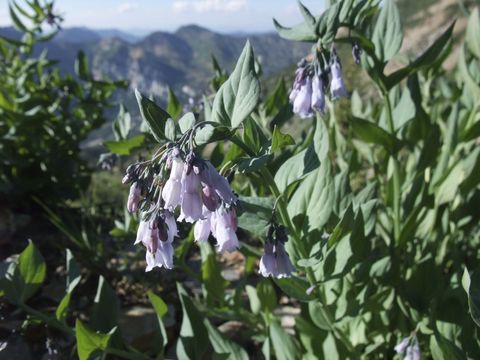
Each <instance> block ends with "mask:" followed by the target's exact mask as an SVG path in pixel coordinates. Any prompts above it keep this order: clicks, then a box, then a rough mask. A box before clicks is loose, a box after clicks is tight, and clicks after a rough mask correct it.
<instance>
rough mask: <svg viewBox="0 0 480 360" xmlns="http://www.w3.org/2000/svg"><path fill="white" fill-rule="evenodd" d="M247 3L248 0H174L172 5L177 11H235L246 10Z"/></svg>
mask: <svg viewBox="0 0 480 360" xmlns="http://www.w3.org/2000/svg"><path fill="white" fill-rule="evenodd" d="M246 5H247V0H174V2H173V4H172V7H173V11H175V12H177V13H184V12H196V13H206V12H225V13H234V12H238V11H241V10H244V9H245V8H246Z"/></svg>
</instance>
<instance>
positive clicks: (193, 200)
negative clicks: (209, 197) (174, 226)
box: [178, 166, 202, 223]
mask: <svg viewBox="0 0 480 360" xmlns="http://www.w3.org/2000/svg"><path fill="white" fill-rule="evenodd" d="M181 183H182V195H181V198H182V201H181V203H182V204H181V211H180V217H179V218H178V220H179V221H182V220H185V221H186V222H189V223H193V222H195V221H197V220H199V219H201V218H202V199H201V196H200V191H201V188H200V178H199V176H198V175H197V174H195V172H194V171H191V169H190V172H189V171H188V166H185V167H184V170H183V175H182V180H181Z"/></svg>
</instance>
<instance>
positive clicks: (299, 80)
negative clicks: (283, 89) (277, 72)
mask: <svg viewBox="0 0 480 360" xmlns="http://www.w3.org/2000/svg"><path fill="white" fill-rule="evenodd" d="M304 84H305V68H303V67H300V68H298V69H297V70H296V71H295V80H293V87H292V91H291V92H290V95H289V97H288V99H289V100H290V102H291V103H293V102H294V101H295V99H296V97H297V95H298V93H299V92H300V88H301V87H302V85H304Z"/></svg>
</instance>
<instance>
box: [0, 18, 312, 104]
mask: <svg viewBox="0 0 480 360" xmlns="http://www.w3.org/2000/svg"><path fill="white" fill-rule="evenodd" d="M0 35H3V36H9V37H18V33H16V32H15V30H14V29H12V28H0ZM247 39H250V41H251V43H252V45H253V48H254V50H255V54H256V56H257V58H258V59H259V60H260V62H261V64H262V68H263V72H264V74H265V75H267V76H268V75H271V74H274V73H276V72H278V71H281V70H282V69H284V68H286V67H288V66H290V65H292V64H294V63H296V62H297V61H298V60H299V59H300V58H301V57H303V56H304V55H305V54H307V53H308V51H309V48H310V45H308V44H299V43H296V42H291V41H287V40H284V39H281V38H280V37H279V36H278V35H277V34H275V33H263V34H250V35H249V34H234V35H226V34H220V33H216V32H213V31H210V30H208V29H206V28H202V27H199V26H196V25H189V26H183V27H181V28H179V29H178V30H177V31H175V32H173V33H169V32H161V31H158V32H154V33H151V34H149V35H147V36H145V37H143V38H139V37H136V36H135V35H131V34H128V33H126V32H123V31H119V30H114V29H112V30H100V31H98V30H91V29H88V28H83V27H77V28H66V29H63V30H62V31H60V33H59V34H58V35H57V36H56V37H55V38H54V39H53V40H52V41H50V42H48V43H46V44H45V45H44V47H46V48H47V49H48V52H49V57H50V58H52V59H57V60H59V61H60V69H61V71H64V72H73V64H74V59H75V57H76V55H77V52H78V51H79V50H80V49H82V50H84V51H85V53H86V54H87V56H88V58H89V60H90V65H91V68H92V70H93V73H94V75H95V76H96V77H105V76H106V77H109V78H111V79H115V80H118V79H126V80H129V81H130V83H131V87H132V88H134V87H136V88H139V89H141V90H142V91H144V92H146V93H151V94H153V95H155V96H159V97H162V96H164V95H165V93H166V89H167V86H171V87H172V88H174V89H175V90H176V92H177V93H178V95H180V96H182V94H181V88H182V87H184V85H188V86H189V87H190V88H191V89H193V90H195V91H196V92H197V94H200V93H201V91H202V90H204V89H205V88H206V87H207V86H208V80H209V79H210V77H211V76H212V75H213V69H212V60H211V56H212V55H214V56H215V57H216V58H217V60H218V62H219V63H220V65H221V66H222V67H223V68H225V69H226V70H228V71H230V70H231V69H232V67H233V65H234V64H235V61H236V59H237V58H238V56H239V54H240V52H241V50H242V48H243V46H244V45H245V42H246V41H247ZM40 50H41V49H38V50H37V51H40Z"/></svg>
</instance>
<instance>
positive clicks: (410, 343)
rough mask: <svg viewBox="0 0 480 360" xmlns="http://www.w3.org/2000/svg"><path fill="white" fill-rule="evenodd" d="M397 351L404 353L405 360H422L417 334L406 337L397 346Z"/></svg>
mask: <svg viewBox="0 0 480 360" xmlns="http://www.w3.org/2000/svg"><path fill="white" fill-rule="evenodd" d="M395 351H396V352H397V354H401V355H403V356H404V357H403V359H404V360H420V345H419V344H418V339H417V337H416V336H415V334H412V335H410V336H408V337H406V338H404V339H403V340H402V341H401V342H400V343H399V344H397V345H396V346H395Z"/></svg>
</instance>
